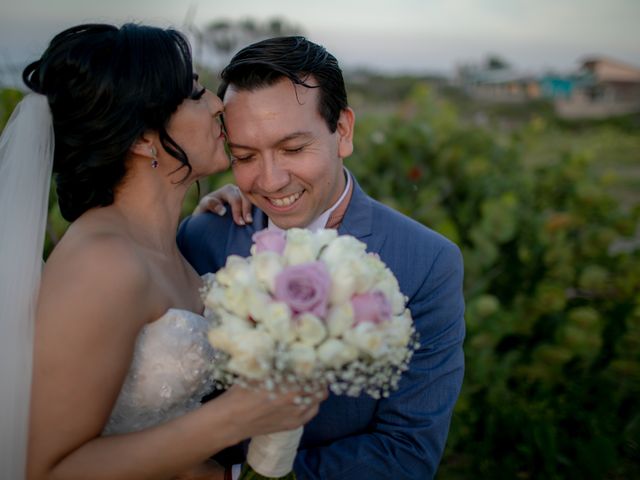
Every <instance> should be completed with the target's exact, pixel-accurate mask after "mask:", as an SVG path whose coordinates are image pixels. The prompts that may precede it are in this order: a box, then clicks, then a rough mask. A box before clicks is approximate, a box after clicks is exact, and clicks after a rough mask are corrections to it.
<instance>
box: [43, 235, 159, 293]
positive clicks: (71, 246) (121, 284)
mask: <svg viewBox="0 0 640 480" xmlns="http://www.w3.org/2000/svg"><path fill="white" fill-rule="evenodd" d="M59 280H63V281H64V285H67V286H76V287H79V286H82V285H83V284H84V285H94V286H96V287H100V288H104V289H107V291H110V292H111V293H112V294H115V293H117V292H118V291H125V292H136V291H144V290H145V289H146V288H148V286H149V283H150V281H151V276H150V273H149V268H148V263H147V262H146V261H145V258H144V256H143V255H141V254H140V252H139V250H138V249H137V248H136V244H135V242H133V241H132V240H131V238H129V237H128V236H127V235H126V234H125V233H124V232H123V231H122V230H121V229H120V228H119V227H118V225H117V224H116V225H112V226H110V225H103V224H100V223H95V224H82V223H81V224H78V225H76V224H72V225H71V226H70V227H69V229H68V231H67V232H66V234H65V235H64V237H63V238H62V240H61V241H60V242H59V243H58V245H56V247H55V248H54V249H53V251H52V253H51V255H50V256H49V258H48V259H47V261H46V263H45V268H44V271H43V287H44V288H45V289H46V288H48V287H50V286H51V285H52V284H54V285H56V284H57V282H58V281H59ZM54 288H55V289H56V290H58V288H56V287H54ZM74 290H76V289H75V288H74ZM58 293H62V292H58Z"/></svg>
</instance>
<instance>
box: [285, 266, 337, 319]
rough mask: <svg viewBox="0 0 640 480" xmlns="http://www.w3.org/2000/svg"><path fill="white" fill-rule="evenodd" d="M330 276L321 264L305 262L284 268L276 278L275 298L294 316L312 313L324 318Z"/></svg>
mask: <svg viewBox="0 0 640 480" xmlns="http://www.w3.org/2000/svg"><path fill="white" fill-rule="evenodd" d="M330 288H331V276H330V275H329V271H328V270H327V267H326V266H325V265H324V263H322V262H307V263H301V264H299V265H294V266H291V267H287V268H284V269H283V270H282V271H281V272H280V273H279V274H278V276H277V277H276V291H275V295H274V296H275V298H276V299H277V300H279V301H281V302H285V303H286V304H287V305H289V308H290V309H291V311H292V312H293V314H294V315H298V314H300V313H305V312H309V313H313V314H314V315H316V316H317V317H319V318H324V317H325V315H326V313H327V303H328V301H329V293H330Z"/></svg>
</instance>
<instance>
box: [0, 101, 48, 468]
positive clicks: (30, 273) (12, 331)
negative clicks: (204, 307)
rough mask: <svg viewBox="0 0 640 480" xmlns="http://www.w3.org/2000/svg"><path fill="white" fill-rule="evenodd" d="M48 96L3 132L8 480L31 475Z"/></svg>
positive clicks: (2, 317)
mask: <svg viewBox="0 0 640 480" xmlns="http://www.w3.org/2000/svg"><path fill="white" fill-rule="evenodd" d="M53 144H54V138H53V125H52V120H51V111H50V109H49V104H48V102H47V98H46V97H45V96H44V95H39V94H29V95H27V96H26V97H25V98H24V99H23V100H22V101H21V102H20V104H19V105H18V106H17V107H16V109H15V111H14V112H13V114H12V115H11V118H10V120H9V123H7V126H6V128H5V130H4V132H3V133H2V137H0V478H3V479H5V478H6V479H16V480H18V479H23V478H24V477H25V467H26V458H27V457H26V455H27V433H28V422H29V398H30V392H31V371H32V356H33V324H34V319H35V313H36V301H37V296H38V287H39V284H40V273H41V270H42V265H43V264H42V248H43V243H44V234H45V227H46V220H47V204H48V199H49V186H50V179H51V168H52V164H53Z"/></svg>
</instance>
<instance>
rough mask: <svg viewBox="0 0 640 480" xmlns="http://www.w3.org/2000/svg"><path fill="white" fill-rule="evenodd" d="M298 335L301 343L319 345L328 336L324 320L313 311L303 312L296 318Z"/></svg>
mask: <svg viewBox="0 0 640 480" xmlns="http://www.w3.org/2000/svg"><path fill="white" fill-rule="evenodd" d="M295 322H296V336H297V337H298V339H299V340H300V342H301V343H304V344H306V345H311V346H313V345H317V344H319V343H320V342H321V341H322V340H324V339H325V338H326V336H327V329H326V327H325V326H324V323H323V322H322V320H320V319H319V318H318V317H316V316H315V315H313V314H312V313H303V314H301V315H299V316H298V317H297V318H296V320H295Z"/></svg>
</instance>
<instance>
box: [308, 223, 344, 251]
mask: <svg viewBox="0 0 640 480" xmlns="http://www.w3.org/2000/svg"><path fill="white" fill-rule="evenodd" d="M336 238H338V231H337V230H336V229H335V228H324V229H321V230H316V231H315V232H314V239H315V241H316V246H317V247H318V250H320V249H321V248H322V247H324V246H326V245H329V244H330V243H331V242H332V241H334V240H335V239H336Z"/></svg>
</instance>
